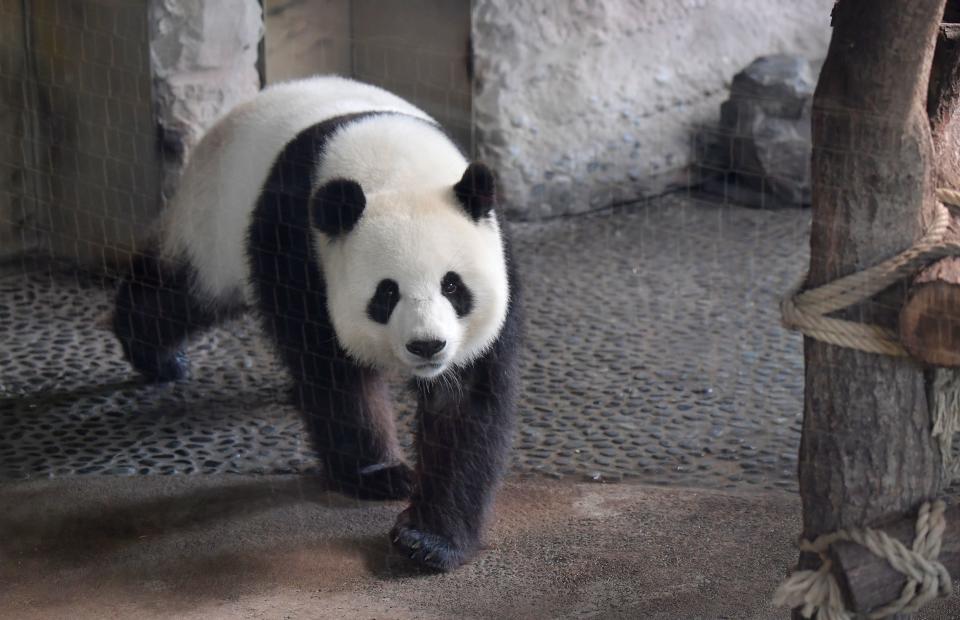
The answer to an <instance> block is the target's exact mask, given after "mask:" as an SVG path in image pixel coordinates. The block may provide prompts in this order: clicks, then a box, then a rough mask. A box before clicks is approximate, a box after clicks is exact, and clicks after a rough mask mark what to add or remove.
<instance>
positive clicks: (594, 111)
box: [473, 0, 833, 217]
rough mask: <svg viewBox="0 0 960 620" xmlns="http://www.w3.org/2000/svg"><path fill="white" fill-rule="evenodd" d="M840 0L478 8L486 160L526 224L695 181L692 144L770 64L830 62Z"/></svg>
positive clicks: (620, 0) (505, 2) (478, 106)
mask: <svg viewBox="0 0 960 620" xmlns="http://www.w3.org/2000/svg"><path fill="white" fill-rule="evenodd" d="M832 7H833V0H802V1H795V0H775V1H772V0H608V1H605V2H588V1H586V0H573V1H571V2H553V1H551V0H536V1H531V2H523V3H517V2H513V1H511V0H476V1H475V2H474V9H473V46H474V52H475V67H476V76H477V87H476V91H475V97H474V118H475V120H476V123H477V138H478V146H479V155H480V156H481V157H482V158H484V159H486V160H488V161H490V162H491V163H492V164H494V165H495V166H496V168H497V170H498V172H499V173H500V175H501V177H502V180H503V184H504V189H505V191H506V195H507V198H508V200H509V202H510V204H511V207H512V208H513V209H514V210H515V211H516V212H517V213H519V214H521V215H523V216H527V217H542V216H549V215H556V214H560V213H570V212H576V211H584V210H590V209H593V208H596V207H599V206H605V205H609V204H610V203H612V202H616V201H618V200H624V199H629V198H634V197H637V196H648V195H651V194H656V193H659V192H662V191H663V190H664V189H665V188H668V187H671V186H675V185H684V184H686V183H687V181H688V180H689V176H688V169H687V165H688V164H689V163H690V161H691V154H692V151H693V148H692V145H691V134H692V132H693V131H694V130H695V129H696V127H697V126H698V125H699V124H700V123H703V122H707V121H713V120H714V119H715V118H716V114H717V109H718V107H719V105H720V103H721V101H722V100H723V99H724V98H725V97H726V94H727V86H728V84H729V80H730V79H731V77H732V76H733V74H734V73H736V72H737V71H739V70H740V69H741V68H742V67H744V66H745V65H747V63H749V62H750V61H751V60H753V59H754V58H756V57H757V56H760V55H763V54H772V53H777V52H791V53H797V54H801V55H803V56H807V57H820V56H822V55H823V54H824V53H825V51H826V45H827V42H828V38H829V20H830V10H831V8H832Z"/></svg>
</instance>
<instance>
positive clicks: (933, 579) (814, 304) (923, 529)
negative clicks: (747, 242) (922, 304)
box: [774, 189, 960, 620]
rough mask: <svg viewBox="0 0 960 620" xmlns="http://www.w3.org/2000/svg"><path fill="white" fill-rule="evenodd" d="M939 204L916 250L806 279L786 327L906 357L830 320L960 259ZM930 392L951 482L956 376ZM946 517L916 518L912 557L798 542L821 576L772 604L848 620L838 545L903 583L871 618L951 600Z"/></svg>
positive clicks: (958, 408) (853, 534) (870, 332)
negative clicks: (819, 279)
mask: <svg viewBox="0 0 960 620" xmlns="http://www.w3.org/2000/svg"><path fill="white" fill-rule="evenodd" d="M937 198H938V199H939V200H940V201H941V202H942V203H943V204H938V205H937V212H936V217H935V219H934V221H933V224H932V225H931V226H930V228H929V230H927V232H926V233H925V234H924V235H923V237H922V238H921V239H920V240H919V241H918V242H917V243H916V244H914V246H913V247H911V248H909V249H907V250H905V251H904V252H901V253H900V254H897V255H896V256H894V257H892V258H890V259H888V260H885V261H883V262H882V263H880V264H878V265H875V266H873V267H870V268H869V269H865V270H863V271H859V272H856V273H853V274H850V275H848V276H844V277H842V278H839V279H837V280H834V281H833V282H829V283H827V284H825V285H823V286H820V287H817V288H815V289H810V290H806V291H805V290H803V286H804V283H805V282H806V276H805V277H804V278H803V280H801V282H800V283H799V284H798V285H797V286H796V287H795V288H794V289H793V290H791V291H790V293H789V294H788V295H787V297H786V298H785V299H784V300H783V301H782V302H781V304H780V311H781V316H782V320H783V324H784V326H785V327H787V328H788V329H793V330H797V331H800V332H802V333H803V334H804V335H806V336H809V337H811V338H814V339H816V340H820V341H822V342H826V343H828V344H832V345H836V346H840V347H846V348H850V349H856V350H858V351H865V352H867V353H876V354H880V355H890V356H894V357H903V356H907V355H908V353H907V351H906V350H905V349H904V348H903V345H901V344H900V340H899V337H898V336H897V333H896V332H894V331H893V330H891V329H888V328H885V327H881V326H879V325H870V324H865V323H856V322H853V321H846V320H843V319H837V318H831V317H828V316H827V315H828V314H830V313H832V312H836V311H838V310H842V309H844V308H847V307H849V306H852V305H853V304H856V303H859V302H862V301H865V300H867V299H869V298H870V297H873V296H874V295H876V294H877V293H879V292H880V291H882V290H884V289H886V288H887V287H889V286H891V285H892V284H895V283H896V282H898V281H900V280H902V279H903V278H905V277H907V276H909V275H911V274H913V273H915V272H916V271H918V270H919V269H921V268H922V267H925V266H926V265H927V264H929V263H930V262H932V261H935V260H938V259H940V258H945V257H947V256H960V243H955V242H950V241H947V240H946V233H947V229H948V227H949V225H950V221H951V209H954V208H960V192H958V191H954V190H949V189H938V190H937ZM931 391H932V394H931V397H930V403H931V409H932V413H933V419H934V424H933V429H932V434H933V436H934V437H938V438H939V441H940V449H941V454H942V457H943V463H944V467H945V468H946V469H947V471H948V474H951V475H953V476H955V475H956V474H957V473H958V472H960V467H958V466H957V465H956V464H954V465H952V466H951V460H952V459H951V441H952V438H953V435H954V433H955V432H958V431H960V371H958V370H953V369H947V368H937V369H935V371H934V380H933V385H932V388H931ZM944 510H945V505H944V503H943V502H942V501H936V502H934V503H933V504H930V503H925V504H923V506H922V507H921V508H920V512H919V514H918V516H917V525H916V536H915V538H914V541H913V545H912V546H911V548H909V549H908V548H907V547H906V546H904V545H903V544H902V543H900V542H899V541H897V540H896V539H893V538H890V537H889V536H887V535H886V534H884V533H883V532H881V531H879V530H873V529H870V528H864V529H843V530H839V531H837V532H834V533H832V534H824V535H822V536H819V537H818V538H817V539H816V540H814V541H812V542H811V541H808V540H803V541H801V543H800V549H801V550H802V551H807V552H811V553H817V554H818V555H819V556H820V568H818V569H817V570H802V571H796V572H794V573H793V574H792V575H790V577H788V578H787V579H786V581H784V582H783V583H782V584H781V585H780V587H779V588H777V591H776V593H775V594H774V602H775V603H776V604H777V605H780V606H789V607H791V608H796V607H799V608H800V610H801V613H802V614H803V615H804V617H806V618H810V617H812V616H813V615H814V614H817V617H818V619H819V620H849V619H850V618H851V616H850V613H849V612H848V611H847V609H846V605H845V603H844V601H843V595H842V594H841V592H840V587H839V585H838V584H837V580H836V578H835V577H834V576H833V573H832V564H831V561H830V559H829V557H828V555H827V551H828V549H829V547H830V545H832V544H833V543H835V542H837V541H849V542H855V543H857V544H859V545H861V546H863V547H866V548H867V549H868V550H870V552H871V553H873V554H874V555H876V556H877V557H880V558H883V559H885V560H886V561H887V562H888V563H889V564H890V566H891V567H893V568H894V569H895V570H897V571H898V572H900V573H902V574H904V575H905V576H906V577H907V583H906V585H905V586H904V588H903V590H902V591H901V593H900V596H899V597H898V598H897V599H896V600H895V601H893V602H891V603H889V604H887V605H884V606H883V607H880V608H878V609H875V610H872V611H871V612H870V613H869V615H868V617H869V618H885V617H888V616H892V615H894V614H896V613H901V612H902V613H913V612H915V611H917V610H918V609H920V607H922V606H923V605H925V604H926V603H928V602H930V601H931V600H933V599H934V598H936V597H937V596H948V595H949V594H950V593H951V592H952V591H953V587H952V585H951V582H950V574H949V573H948V572H947V570H946V569H945V568H944V566H943V564H941V563H940V562H938V561H936V560H937V556H938V555H939V554H940V545H941V541H942V536H943V530H944V527H945V526H946V520H945V519H944V516H943V512H944Z"/></svg>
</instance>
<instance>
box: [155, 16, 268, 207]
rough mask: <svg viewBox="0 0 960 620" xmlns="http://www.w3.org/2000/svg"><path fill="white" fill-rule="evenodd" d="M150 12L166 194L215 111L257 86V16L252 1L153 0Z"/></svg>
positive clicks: (259, 21) (259, 19)
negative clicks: (184, 156) (181, 159)
mask: <svg viewBox="0 0 960 620" xmlns="http://www.w3.org/2000/svg"><path fill="white" fill-rule="evenodd" d="M148 15H149V22H150V64H151V68H152V70H153V76H154V98H155V102H156V111H157V119H158V122H159V124H160V126H161V128H162V130H163V140H164V146H165V150H166V151H165V152H166V153H167V155H168V162H167V164H168V166H167V169H166V170H165V172H166V174H165V178H164V180H163V184H164V187H163V189H164V194H165V195H167V196H169V195H170V193H171V191H172V189H173V188H174V187H175V184H176V180H177V173H178V171H179V164H180V163H181V162H180V158H181V157H182V155H183V153H184V152H185V151H186V150H189V148H190V147H192V146H193V145H194V144H195V143H196V142H197V140H199V138H200V136H201V135H202V133H203V130H204V129H206V128H207V127H209V126H210V125H211V124H212V123H213V122H214V121H215V120H216V119H217V118H219V117H220V116H221V115H222V114H224V113H225V112H226V111H228V110H229V109H230V108H232V107H233V106H235V105H236V104H237V103H240V102H241V101H243V100H245V99H249V98H250V97H252V96H253V95H254V94H256V92H257V91H258V90H259V88H260V76H259V74H258V73H257V51H258V45H259V42H260V37H261V36H262V35H263V20H262V15H261V10H260V5H259V3H258V2H257V0H204V1H203V2H196V1H195V0H151V1H150V5H149V14H148Z"/></svg>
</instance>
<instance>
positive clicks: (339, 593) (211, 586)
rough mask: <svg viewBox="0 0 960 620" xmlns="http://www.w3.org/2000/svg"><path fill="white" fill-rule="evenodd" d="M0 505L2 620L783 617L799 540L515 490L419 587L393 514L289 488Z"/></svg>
mask: <svg viewBox="0 0 960 620" xmlns="http://www.w3.org/2000/svg"><path fill="white" fill-rule="evenodd" d="M0 506H3V507H4V509H3V510H2V511H0V583H2V584H3V588H2V589H0V617H2V618H11V619H13V618H16V619H22V620H29V619H33V618H36V619H44V620H47V619H50V618H64V619H67V618H69V619H71V620H88V619H89V620H100V619H101V618H137V619H151V618H178V619H194V618H195V619H198V620H200V619H203V620H219V619H223V620H232V619H251V618H263V619H281V618H282V619H285V620H297V619H304V620H307V619H316V618H338V619H339V618H345V619H354V618H356V619H361V618H362V619H369V618H377V619H402V620H407V619H438V620H439V619H447V618H478V619H480V618H482V619H486V618H507V619H510V618H516V619H539V618H544V619H547V618H625V619H626V618H664V619H666V618H670V619H678V618H705V619H707V618H710V619H713V618H738V619H739V618H744V619H745V618H785V617H787V613H786V611H785V610H780V609H774V608H773V607H772V606H771V604H770V602H769V601H770V596H771V593H772V591H773V589H774V588H775V587H776V584H777V583H778V581H779V579H780V578H781V576H782V575H783V574H784V571H785V570H786V567H788V566H790V565H791V564H792V563H793V562H794V561H795V559H796V555H795V552H794V548H793V541H794V534H795V533H796V532H797V531H798V529H799V521H798V515H799V502H798V500H797V498H796V497H795V496H794V495H793V494H789V493H784V492H779V491H765V492H760V493H757V492H748V493H731V492H717V491H707V490H694V489H670V488H661V487H649V486H642V485H636V484H592V483H573V482H567V481H547V480H544V479H542V478H536V479H524V480H517V479H514V480H512V481H510V482H508V484H507V485H506V486H505V488H504V489H503V491H502V493H501V495H500V498H499V501H498V504H497V507H496V514H497V518H496V520H495V522H494V523H493V525H492V529H491V531H490V532H489V533H488V535H487V545H486V548H485V550H484V551H483V552H482V553H481V555H480V556H479V557H478V558H477V559H476V560H475V561H474V562H473V563H471V564H469V565H467V566H465V567H463V568H461V569H459V570H457V571H455V572H453V573H451V574H447V575H420V574H417V573H416V572H413V571H411V569H410V567H409V565H407V563H406V561H405V560H404V559H403V558H401V557H398V556H396V555H393V554H392V552H391V549H390V545H389V543H388V540H387V537H386V534H385V532H386V531H387V529H388V528H389V527H390V525H392V523H393V519H394V517H395V515H396V513H397V512H398V511H399V510H400V508H401V505H400V504H394V503H389V504H381V503H358V502H355V501H351V500H346V499H344V498H343V497H341V496H338V495H334V494H331V493H328V492H325V491H323V490H322V489H321V488H320V485H318V484H317V483H316V481H315V480H311V479H309V478H304V477H300V476H294V475H288V476H230V475H217V476H168V477H164V476H145V477H123V476H97V477H86V478H83V479H80V480H78V479H60V480H37V481H31V482H24V483H18V484H13V485H6V486H5V487H3V488H0ZM958 614H960V606H958V605H957V602H956V598H953V599H949V600H946V601H940V602H938V603H937V604H935V605H932V606H931V607H929V608H928V609H927V610H925V613H924V614H923V615H920V616H918V617H920V618H931V619H932V618H941V619H946V618H957V617H958Z"/></svg>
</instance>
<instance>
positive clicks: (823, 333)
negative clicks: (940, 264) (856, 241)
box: [780, 189, 960, 357]
mask: <svg viewBox="0 0 960 620" xmlns="http://www.w3.org/2000/svg"><path fill="white" fill-rule="evenodd" d="M937 197H938V198H939V199H940V200H941V201H943V202H944V203H947V204H950V205H958V206H960V192H955V191H953V190H947V189H939V190H937ZM949 225H950V211H949V210H948V209H947V208H946V207H945V206H943V205H937V213H936V218H935V219H934V221H933V224H932V226H931V227H930V229H929V230H928V231H927V232H926V234H925V235H924V236H923V238H921V239H920V240H919V241H918V242H917V243H916V244H915V245H914V246H913V247H911V248H909V249H908V250H906V251H904V252H901V253H900V254H897V255H896V256H894V257H892V258H889V259H887V260H885V261H883V262H882V263H880V264H878V265H875V266H873V267H870V268H869V269H865V270H863V271H858V272H856V273H852V274H850V275H848V276H844V277H842V278H838V279H836V280H834V281H833V282H829V283H827V284H824V285H823V286H819V287H817V288H814V289H810V290H807V291H804V290H803V285H804V283H805V282H806V276H804V278H803V280H801V281H800V283H799V284H798V285H797V286H796V287H794V288H793V290H791V291H790V293H788V294H787V296H786V298H784V300H783V301H782V302H781V304H780V313H781V317H782V320H783V325H784V327H786V328H788V329H793V330H797V331H800V332H803V333H804V334H805V335H807V336H809V337H811V338H815V339H817V340H820V341H822V342H826V343H828V344H833V345H837V346H839V347H846V348H848V349H857V350H858V351H866V352H867V353H879V354H882V355H891V356H894V357H902V356H906V355H907V351H906V350H905V349H904V348H903V346H902V345H901V344H900V340H899V338H898V337H897V334H896V333H895V332H894V331H893V330H890V329H887V328H885V327H880V326H878V325H868V324H865V323H855V322H853V321H845V320H843V319H835V318H830V317H827V316H826V315H828V314H830V313H831V312H836V311H837V310H842V309H844V308H846V307H848V306H852V305H853V304H855V303H858V302H861V301H864V300H867V299H869V298H870V297H873V296H874V295H876V294H877V293H879V292H880V291H882V290H884V289H885V288H887V287H888V286H890V285H892V284H895V283H896V282H899V281H900V280H902V279H903V278H905V277H907V276H908V275H911V274H913V273H915V272H916V271H917V270H919V269H920V268H922V267H924V266H926V265H927V264H929V263H930V262H932V261H935V260H937V259H940V258H945V257H947V256H958V255H960V243H954V242H949V241H946V240H944V236H945V235H946V232H947V228H948V226H949Z"/></svg>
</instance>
